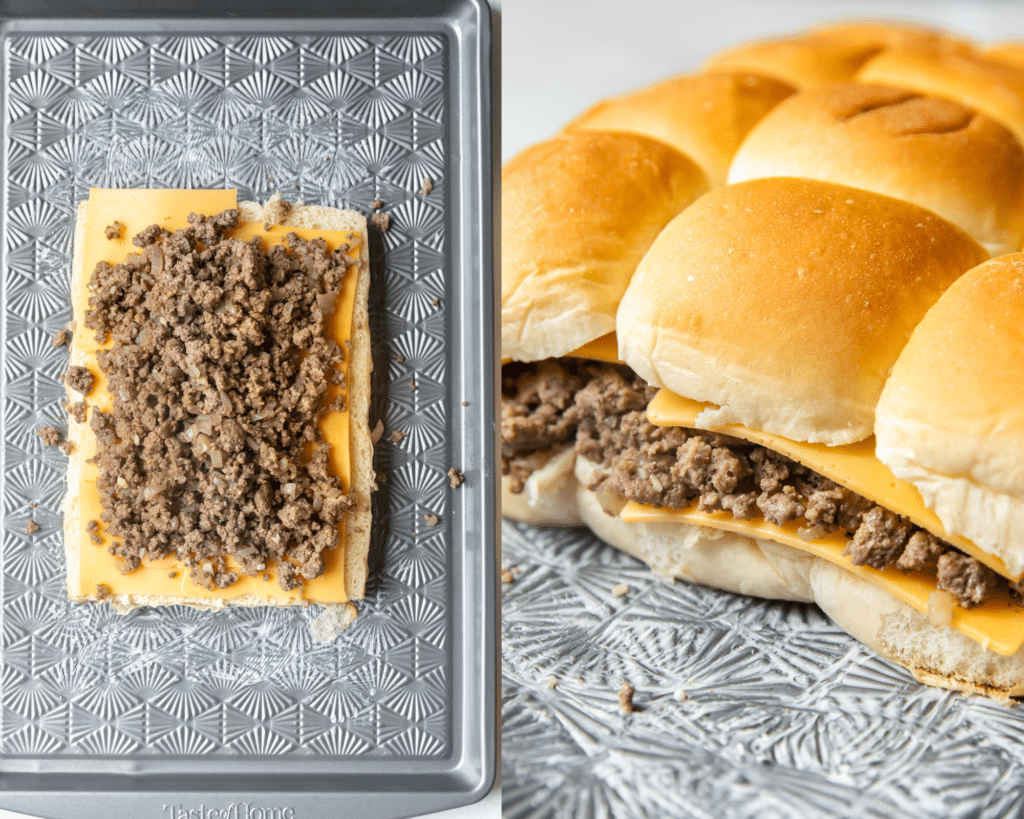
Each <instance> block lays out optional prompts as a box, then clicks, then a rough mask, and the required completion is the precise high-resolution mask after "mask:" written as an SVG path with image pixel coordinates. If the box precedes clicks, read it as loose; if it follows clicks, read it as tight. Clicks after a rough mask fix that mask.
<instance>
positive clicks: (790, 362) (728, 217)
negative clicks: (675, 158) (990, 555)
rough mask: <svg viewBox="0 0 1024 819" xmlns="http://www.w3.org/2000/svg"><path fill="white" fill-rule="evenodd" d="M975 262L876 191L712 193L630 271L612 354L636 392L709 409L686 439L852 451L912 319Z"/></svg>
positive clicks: (766, 182) (974, 255)
mask: <svg viewBox="0 0 1024 819" xmlns="http://www.w3.org/2000/svg"><path fill="white" fill-rule="evenodd" d="M985 258H987V254H986V252H985V250H984V248H982V247H981V246H980V245H979V244H978V243H977V242H975V241H974V240H973V239H971V237H970V236H968V235H967V234H966V233H964V232H963V231H962V230H960V228H958V227H956V226H954V225H952V224H950V223H949V222H946V221H945V220H944V219H941V218H940V217H938V216H936V215H934V214H933V213H931V212H930V211H926V210H924V209H923V208H921V207H918V206H917V205H912V204H910V203H908V202H903V201H901V200H897V199H892V198H890V197H887V196H882V195H880V194H876V193H870V192H868V191H863V190H858V189H855V188H849V187H846V186H844V185H835V184H832V183H828V182H819V181H816V180H810V179H793V178H773V179H758V180H753V181H750V182H742V183H739V184H736V185H727V186H726V187H724V188H719V189H718V190H716V191H713V192H711V193H709V194H707V195H706V196H704V197H703V198H701V199H700V200H698V201H697V202H696V203H695V204H693V205H692V206H691V207H690V208H688V209H687V210H686V211H684V212H683V213H682V214H680V215H679V216H678V217H676V218H675V219H674V220H673V221H672V222H671V223H670V224H669V225H668V226H667V227H666V228H665V230H664V231H663V232H662V233H661V235H660V236H659V237H658V239H657V240H656V241H655V243H654V245H653V246H652V247H651V250H650V251H649V252H648V254H647V255H646V256H645V257H644V259H643V261H642V262H641V263H640V266H639V267H638V269H637V271H636V273H635V275H634V276H633V280H632V282H631V283H630V285H629V288H628V289H627V290H626V293H625V295H624V296H623V298H622V302H621V304H620V306H619V311H618V316H617V325H616V332H617V335H618V340H619V356H620V358H622V359H623V360H624V361H625V362H626V363H628V364H629V365H630V366H631V367H632V368H633V370H634V371H635V372H636V373H638V374H639V375H640V376H641V377H643V378H644V379H646V380H647V382H648V383H650V384H654V385H656V386H661V387H668V389H670V390H672V391H674V392H676V393H678V394H680V395H684V396H686V397H688V398H692V399H695V400H698V401H706V402H710V403H713V404H716V405H718V407H719V409H718V410H715V411H710V412H705V413H703V414H702V416H701V418H700V419H699V422H698V423H699V425H700V426H706V425H707V426H721V425H723V424H726V423H733V422H738V423H742V424H745V425H746V426H748V427H753V428H756V429H761V430H764V431H766V432H772V433H777V434H781V435H784V436H786V437H787V438H790V439H794V440H798V441H812V442H823V443H826V444H829V445H837V444H846V443H851V442H853V441H859V440H861V439H863V438H866V437H867V436H869V435H870V434H871V430H872V426H873V422H874V409H875V404H876V402H877V401H878V396H879V395H880V394H881V391H882V387H883V385H884V383H885V379H886V377H887V376H888V375H889V371H890V368H891V367H892V365H893V363H894V362H895V360H896V358H897V356H898V355H899V352H900V350H901V349H902V348H903V345H904V344H905V343H906V341H907V339H908V338H909V337H910V333H911V332H912V331H913V329H914V327H915V326H916V324H917V322H918V321H919V320H920V319H921V317H922V316H923V315H924V313H925V312H926V311H927V309H928V308H929V307H931V306H932V304H934V303H935V301H936V300H937V299H938V297H939V296H940V295H941V293H942V292H943V291H944V290H945V289H946V288H947V287H948V286H949V285H950V284H952V283H953V281H955V280H956V278H957V277H958V276H959V275H960V274H961V273H962V272H963V271H965V270H968V269H969V268H971V267H973V266H974V265H976V264H978V263H980V262H981V261H983V260H984V259H985ZM908 282H913V286H907V283H908Z"/></svg>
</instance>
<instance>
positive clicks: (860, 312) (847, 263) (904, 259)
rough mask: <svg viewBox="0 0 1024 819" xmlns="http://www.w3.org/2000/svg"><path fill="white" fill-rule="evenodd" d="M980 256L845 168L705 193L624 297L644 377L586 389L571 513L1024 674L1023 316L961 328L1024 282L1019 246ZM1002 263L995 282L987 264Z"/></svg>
mask: <svg viewBox="0 0 1024 819" xmlns="http://www.w3.org/2000/svg"><path fill="white" fill-rule="evenodd" d="M986 257H987V253H986V252H985V250H984V249H983V248H982V247H981V246H980V245H979V244H978V243H977V242H976V241H975V240H973V239H972V238H971V237H970V236H968V235H967V234H966V233H965V232H964V231H962V230H961V229H959V228H957V227H955V226H954V225H952V224H950V223H949V222H947V221H945V220H944V219H942V218H940V217H938V216H936V215H935V214H933V213H931V212H930V211H927V210H924V209H923V208H920V207H918V206H916V205H913V204H911V203H908V202H905V201H902V200H898V199H895V198H890V197H887V196H882V195H879V194H875V193H871V192H868V191H864V190H858V189H855V188H851V187H846V186H842V185H837V184H834V183H827V182H821V181H817V180H809V179H798V178H765V179H757V180H752V181H747V182H742V183H738V184H735V185H729V186H726V187H725V188H721V189H719V190H717V191H715V192H712V193H710V194H708V195H706V196H705V197H703V198H702V199H700V200H699V201H698V202H696V203H695V204H694V205H692V206H691V207H690V208H688V209H687V210H686V211H684V212H683V213H682V214H681V215H680V216H678V217H677V218H676V219H675V220H673V221H672V222H671V223H670V224H669V225H668V226H667V227H666V229H665V230H664V231H663V232H662V234H661V235H660V236H659V237H658V239H657V240H656V241H655V243H654V245H653V246H652V248H651V250H650V251H649V252H648V254H647V255H646V256H645V257H644V260H643V261H642V262H641V264H640V265H639V267H638V269H637V271H636V273H635V275H634V276H633V279H632V281H631V282H630V286H629V288H628V289H627V291H626V293H625V294H624V296H623V298H622V301H621V304H620V308H619V312H618V315H617V324H616V332H617V338H618V345H619V355H620V357H621V358H622V359H623V360H624V361H625V362H626V363H627V364H628V365H629V366H630V367H631V369H632V370H633V371H634V372H635V373H637V375H638V377H639V378H641V379H643V381H642V382H640V381H636V380H634V381H632V382H626V381H625V380H623V381H622V382H618V383H616V382H615V381H614V379H609V382H608V383H607V384H606V385H605V386H604V389H603V395H601V396H592V397H591V399H590V405H591V406H592V407H593V408H594V409H592V413H591V417H592V419H593V423H592V424H591V425H590V428H589V429H588V430H582V429H581V433H586V434H588V435H589V440H586V436H585V435H584V434H581V440H580V444H579V452H580V456H581V457H578V458H577V464H576V474H577V478H578V480H579V483H580V487H581V488H580V490H579V498H578V505H579V509H580V513H581V515H582V517H583V519H584V521H585V522H586V523H587V525H588V526H590V527H591V528H592V529H594V531H595V532H597V533H598V534H599V535H600V536H601V537H602V538H604V539H605V540H607V541H609V542H610V543H612V544H614V545H616V546H618V547H619V548H622V549H624V550H626V551H628V552H631V553H633V554H635V555H637V556H638V557H640V558H642V559H643V560H645V561H646V562H648V563H649V564H650V565H652V566H653V567H654V568H655V569H656V570H658V571H659V572H660V573H662V574H665V575H667V576H670V577H678V578H683V579H688V580H693V581H696V582H700V583H704V584H707V585H711V586H715V587H718V588H724V589H728V590H731V591H737V592H741V593H746V594H754V595H759V596H764V597H771V598H781V599H790V600H803V601H813V602H816V603H818V605H820V606H821V608H822V609H823V610H824V611H825V612H826V613H827V614H829V616H830V617H832V619H834V620H835V621H836V622H837V623H838V624H839V625H840V626H842V627H843V628H845V629H846V630H847V631H849V632H850V633H851V634H853V635H854V636H855V637H857V638H858V639H860V640H861V641H862V642H864V643H866V644H867V645H869V646H870V647H872V648H873V649H875V650H876V651H878V652H879V653H880V654H882V655H883V656H886V657H888V658H890V659H892V660H895V661H897V662H899V663H901V664H903V665H905V666H906V667H908V668H911V669H912V670H913V671H914V673H915V674H917V675H918V676H919V678H921V679H922V680H924V681H926V682H929V683H931V684H939V685H945V686H948V687H952V688H959V689H963V690H974V691H984V692H986V693H996V694H999V695H1006V694H1013V693H1019V692H1021V691H1024V653H1022V652H1020V648H1021V646H1022V645H1024V614H1021V613H1020V611H1019V602H1018V591H1019V587H1018V586H1017V584H1016V581H1017V580H1019V579H1020V577H1021V574H1022V573H1024V553H1020V554H1019V556H1018V554H1017V552H1015V550H1014V549H1013V546H1012V544H1013V542H1014V535H1015V533H1016V531H1015V528H1014V526H1015V524H1016V523H1018V522H1019V521H1017V520H1016V518H1015V517H1014V513H1013V512H1012V502H1016V503H1017V504H1018V505H1020V498H1021V496H1022V493H1021V489H1022V487H1021V483H1020V474H1019V472H1020V469H1019V466H1018V463H1019V461H1017V460H1016V457H1015V456H1016V454H1017V452H1016V449H1019V446H1017V444H1019V441H1017V440H1016V437H1014V436H1017V437H1019V436H1018V435H1017V433H1018V432H1019V430H1017V429H1016V426H1014V425H1018V426H1019V422H1020V418H1019V417H1018V416H1020V415H1021V404H1020V399H1019V395H1020V393H1019V391H1018V392H1016V393H1014V392H1013V390H1014V389H1017V388H1018V384H1017V382H1019V381H1020V378H1019V373H1016V376H1018V377H1017V378H1016V381H1013V382H1011V384H1010V386H1009V387H1005V388H1004V386H1003V384H1002V382H1001V381H1000V373H1002V372H1005V371H1007V370H1008V369H1012V368H1013V364H1012V363H1010V362H1013V361H1017V360H1019V356H1017V350H1016V347H1019V346H1020V345H1019V343H1018V342H1019V339H1015V340H1014V341H1013V343H1014V344H1015V345H1016V347H1010V348H1009V352H1010V356H1011V357H1010V358H1005V357H1002V356H1001V353H1000V352H999V351H1002V350H1007V349H1008V347H1007V345H1006V344H1004V343H998V344H997V343H995V342H996V341H998V339H992V341H993V343H992V344H989V345H988V346H986V347H985V349H986V350H988V351H989V352H988V354H987V357H982V358H980V359H975V358H973V357H972V356H971V353H972V351H973V352H978V347H979V346H985V345H986V343H987V342H986V341H980V342H978V343H977V344H975V345H965V344H963V343H962V342H964V339H966V338H968V337H969V336H970V334H971V333H972V332H973V328H974V327H975V326H976V324H977V323H979V322H980V321H981V316H982V314H983V313H984V310H985V309H986V308H985V307H984V305H988V306H991V305H993V304H1005V305H1006V307H1005V308H1002V309H1001V310H1000V318H999V319H998V320H997V321H994V322H992V328H991V329H990V330H989V331H987V332H988V333H989V335H993V336H1000V337H1003V336H1006V337H1007V338H1010V337H1012V336H1013V334H1014V333H1016V335H1019V329H1018V328H1017V326H1016V325H1015V324H1014V322H1013V316H1016V317H1017V318H1018V320H1019V317H1020V316H1021V315H1024V313H1022V312H1021V309H1020V308H1021V296H1020V289H1021V287H1022V283H1021V279H1020V273H1019V267H1018V265H1019V262H1014V261H1013V260H1014V259H1016V257H1010V260H1009V261H1004V260H996V261H993V262H990V263H988V264H983V265H981V267H977V265H979V264H981V263H982V262H983V261H984V260H985V259H986ZM972 268H975V269H974V270H971V269H972ZM1009 268H1012V272H1013V276H1015V277H1016V278H1013V279H1012V281H1009V283H1007V282H1006V281H1005V279H1006V278H1007V276H1004V277H1003V278H1004V280H1001V281H1003V283H1002V284H1001V285H1000V287H1002V290H999V288H998V287H996V286H995V285H993V284H991V280H992V278H994V277H993V275H992V274H990V273H988V272H987V271H992V270H998V271H1005V270H1007V269H1009ZM968 270H971V272H970V273H967V275H966V276H964V278H963V279H961V278H960V277H961V275H963V274H964V273H965V271H968ZM978 282H981V283H983V284H978V285H976V284H975V283H978ZM982 290H984V293H982V292H980V291H982ZM944 293H945V295H943V294H944ZM1011 296H1012V297H1013V298H1011ZM951 327H952V328H954V329H950V328H951ZM936 337H938V338H941V339H942V340H943V343H944V344H945V345H946V346H945V347H942V346H941V345H939V344H938V343H937V342H936V340H935V339H936ZM908 341H911V342H912V343H910V344H908ZM904 348H906V350H904ZM943 350H945V351H946V352H947V353H948V354H949V355H948V357H947V358H942V356H941V352H942V351H943ZM1014 356H1017V357H1016V358H1015V357H1014ZM954 358H955V360H954ZM1017 369H1019V367H1018V368H1017ZM890 375H891V378H890ZM945 379H949V381H951V382H952V384H949V383H948V382H946V381H945ZM982 382H983V383H984V384H988V385H989V387H988V388H987V391H986V388H984V387H982V386H981V384H982ZM935 384H942V386H941V387H934V386H933V385H935ZM993 385H994V386H993ZM588 386H589V385H588ZM653 388H657V390H658V391H657V394H656V395H655V396H654V397H653V398H652V399H651V400H649V402H647V403H645V399H647V398H649V397H650V395H651V392H652V389H653ZM915 389H917V390H920V391H919V392H915ZM972 390H973V391H974V392H973V393H972V392H971V391H972ZM883 391H884V392H885V396H886V397H885V398H884V399H883V401H882V403H881V404H879V398H880V396H882V395H883ZM965 393H967V394H968V396H969V397H968V398H967V400H966V401H964V400H963V399H956V398H955V396H963V395H964V394H965ZM974 395H977V396H978V398H977V399H975V398H974ZM1014 396H1016V397H1014ZM940 400H941V403H940ZM876 405H877V406H878V407H879V411H878V426H877V429H878V434H879V450H878V455H877V456H876V454H875V442H874V439H873V438H872V437H871V436H872V433H873V431H874V430H875V429H876V413H875V408H876ZM887 407H888V409H886V408H887ZM929 424H930V425H931V430H932V431H931V432H927V431H926V430H927V429H928V426H927V425H929ZM893 430H895V431H896V432H895V433H894V432H893ZM923 430H925V431H923ZM1004 430H1005V432H1004ZM951 440H952V441H956V442H958V446H959V449H953V448H950V446H949V442H950V441H951ZM1004 445H1007V446H1009V447H1016V449H1013V448H1009V449H1006V448H1004ZM996 453H998V454H996ZM993 455H994V456H995V457H994V459H993V457H992V456H993ZM887 464H891V465H892V468H890V466H888V465H887ZM1011 464H1012V466H1011ZM975 482H978V483H981V482H984V484H983V485H984V486H985V487H986V489H985V490H984V491H982V492H981V494H980V495H977V494H972V492H976V490H977V489H978V487H977V486H976V484H975ZM919 487H920V489H919ZM938 498H942V499H944V501H943V502H937V499H938ZM943 504H944V505H943ZM964 510H968V516H967V517H968V519H969V522H965V519H964ZM1017 511H1018V512H1019V510H1017ZM993 516H995V519H996V520H998V521H1001V523H999V524H998V525H993V524H992V523H991V521H992V519H993ZM985 521H987V523H983V522H985ZM986 526H987V527H988V528H987V529H986V528H985V527H986ZM997 533H998V534H997ZM986 538H987V539H986Z"/></svg>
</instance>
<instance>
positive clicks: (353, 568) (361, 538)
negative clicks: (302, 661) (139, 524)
mask: <svg viewBox="0 0 1024 819" xmlns="http://www.w3.org/2000/svg"><path fill="white" fill-rule="evenodd" d="M280 198H281V197H280V194H274V196H273V197H271V199H270V200H268V201H267V203H266V205H265V206H261V205H259V204H258V203H256V202H240V203H239V206H238V207H239V210H241V212H242V219H243V220H244V221H250V222H269V223H271V224H283V225H293V226H295V227H310V228H318V229H320V230H336V231H342V232H346V231H356V232H357V233H358V234H359V235H360V236H362V237H363V241H362V242H361V243H360V246H359V252H360V259H359V264H358V271H359V281H358V284H357V286H356V298H355V307H354V313H353V318H352V347H351V349H350V351H349V362H348V376H347V379H346V381H347V384H348V408H349V414H350V418H351V419H352V423H351V426H350V429H349V436H350V446H351V448H352V459H351V473H352V475H351V479H352V484H351V489H352V491H353V492H354V493H355V495H356V507H355V509H354V510H353V512H352V513H350V514H349V515H347V516H346V518H345V525H346V531H345V547H344V548H345V593H346V595H347V596H348V597H349V598H350V599H352V600H358V599H361V598H362V597H363V595H364V589H365V586H366V561H367V554H368V552H369V545H370V522H371V520H370V518H371V515H370V493H371V492H372V491H373V487H374V485H375V483H374V471H373V444H372V442H371V441H370V428H369V425H368V423H367V419H368V418H369V408H370V370H371V367H372V364H371V348H370V321H369V314H368V312H367V299H368V296H369V292H370V291H369V288H370V267H369V242H368V241H367V240H366V239H367V228H366V218H365V217H364V216H363V215H362V214H360V213H358V212H356V211H350V210H339V209H337V208H328V207H321V206H317V205H302V204H297V205H295V206H294V207H293V208H292V209H291V212H290V213H289V214H288V215H287V216H286V217H285V218H283V219H282V218H279V217H280V216H281V208H280V206H279V205H278V204H277V203H278V202H279V201H280ZM85 205H86V203H85V202H82V203H80V204H79V207H78V216H77V222H76V225H75V243H74V256H73V262H72V279H73V283H72V288H71V289H72V292H77V290H78V282H80V281H82V277H83V276H85V275H87V273H86V271H85V270H84V269H83V267H84V266H83V262H82V258H81V255H82V246H83V243H84V239H85V213H86V208H85ZM89 273H91V271H89ZM79 326H80V327H83V326H84V324H82V323H81V322H80V323H79ZM76 356H77V357H76ZM70 363H71V364H73V365H74V364H77V365H81V366H85V365H86V364H87V363H88V361H87V356H86V355H85V353H83V352H80V351H73V352H72V356H71V361H70ZM68 398H69V400H70V401H77V400H78V399H79V396H78V395H77V394H72V393H70V392H69V393H68ZM87 429H88V425H86V424H70V425H69V430H68V436H69V440H71V441H73V442H74V443H75V444H76V446H75V450H74V452H73V453H72V455H71V457H70V458H69V461H68V492H67V494H66V495H65V497H64V551H65V555H66V557H67V566H68V570H67V585H68V590H69V597H70V598H71V599H72V600H73V601H75V602H87V601H93V602H95V601H98V600H99V597H97V595H95V594H93V595H90V596H87V597H81V596H79V595H78V593H77V590H78V588H79V585H80V583H79V572H80V558H79V552H80V550H81V549H82V548H83V544H82V542H81V540H80V535H81V532H82V528H81V526H80V525H79V506H78V500H77V498H78V491H79V487H80V486H81V483H82V480H81V473H82V469H83V467H84V457H85V456H84V454H83V453H84V452H85V451H87V449H88V448H87V447H85V446H83V445H82V437H81V436H83V435H85V434H87ZM85 545H87V546H89V548H95V547H92V546H91V545H89V544H85ZM106 600H107V602H109V603H110V604H111V605H112V606H113V608H114V609H115V610H117V611H118V612H119V613H121V614H124V613H126V612H129V611H131V610H132V609H136V608H139V607H140V606H172V605H182V606H190V607H192V608H196V609H207V610H214V611H216V610H220V609H223V608H225V607H227V606H289V605H298V604H301V603H302V602H303V601H302V600H301V599H291V598H288V599H268V598H263V597H259V596H257V595H253V594H247V595H243V596H240V597H235V598H231V599H214V598H205V597H186V596H165V595H159V596H154V595H137V594H115V595H111V596H110V597H108V598H106ZM327 613H328V614H327V617H326V618H325V620H324V623H323V624H321V626H320V627H318V628H319V629H320V631H318V632H316V633H321V632H323V633H325V634H326V633H328V632H329V631H331V630H332V629H333V630H337V631H340V629H341V628H344V627H345V626H347V625H348V624H349V623H350V622H351V621H352V619H354V617H355V614H356V610H355V606H353V605H352V604H351V603H341V604H331V605H329V606H328V608H327ZM327 623H330V628H327V626H326V625H325V624H327Z"/></svg>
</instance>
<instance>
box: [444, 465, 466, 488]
mask: <svg viewBox="0 0 1024 819" xmlns="http://www.w3.org/2000/svg"><path fill="white" fill-rule="evenodd" d="M464 480H466V476H465V475H463V474H462V473H461V472H459V470H457V469H456V468H455V467H454V466H453V467H451V468H450V469H449V470H448V482H449V484H451V487H452V489H458V488H459V487H460V486H462V482H463V481H464Z"/></svg>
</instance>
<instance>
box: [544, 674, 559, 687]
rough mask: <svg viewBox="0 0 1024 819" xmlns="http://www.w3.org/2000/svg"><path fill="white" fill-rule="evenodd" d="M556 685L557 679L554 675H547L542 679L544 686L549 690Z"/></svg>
mask: <svg viewBox="0 0 1024 819" xmlns="http://www.w3.org/2000/svg"><path fill="white" fill-rule="evenodd" d="M557 685H558V680H557V679H556V678H555V677H548V678H547V679H546V680H544V687H545V688H547V689H549V690H554V688H555V686H557Z"/></svg>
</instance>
